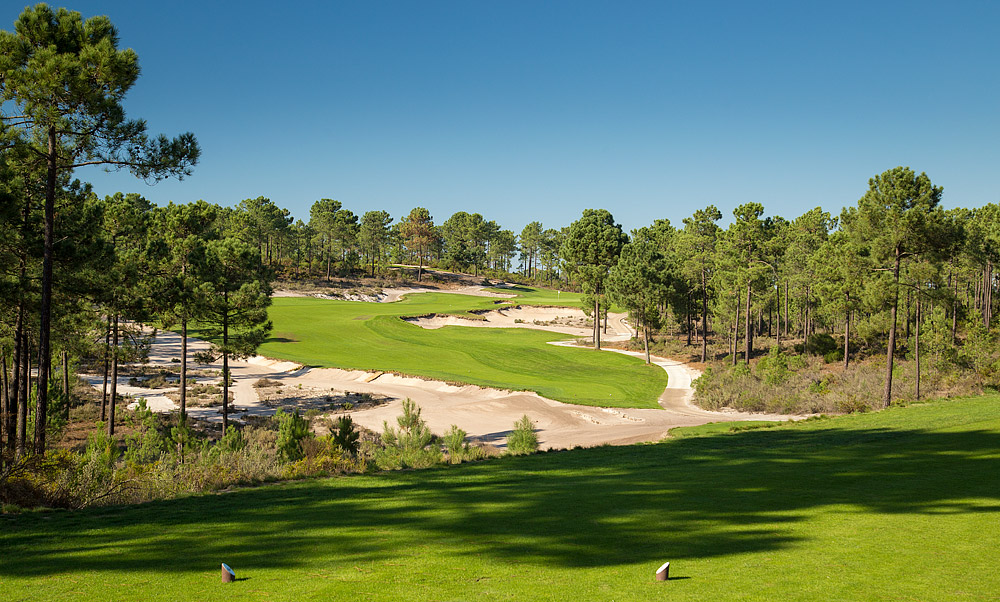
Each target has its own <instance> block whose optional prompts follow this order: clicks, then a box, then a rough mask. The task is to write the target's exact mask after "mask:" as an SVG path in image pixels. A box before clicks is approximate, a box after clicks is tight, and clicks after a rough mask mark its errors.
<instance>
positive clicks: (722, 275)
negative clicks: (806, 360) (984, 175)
mask: <svg viewBox="0 0 1000 602" xmlns="http://www.w3.org/2000/svg"><path fill="white" fill-rule="evenodd" d="M941 197H942V188H941V187H939V186H935V185H933V184H932V183H931V180H930V178H929V177H928V176H927V175H926V174H924V173H921V174H917V173H915V172H914V171H913V170H912V169H910V168H908V167H896V168H893V169H890V170H888V171H885V172H883V173H881V174H879V175H876V176H874V177H873V178H871V180H870V181H869V183H868V189H867V190H866V191H864V193H863V195H862V196H861V197H860V199H859V201H858V202H857V204H856V205H852V206H848V207H845V208H844V209H843V210H842V211H841V212H840V214H839V215H836V216H834V215H831V214H830V213H828V212H825V211H823V210H822V209H821V208H815V209H812V210H809V211H807V212H805V213H804V214H802V215H800V216H798V217H796V218H794V219H791V220H789V219H785V218H782V217H780V216H773V217H770V216H765V212H764V207H763V205H761V204H760V203H745V204H743V205H740V206H738V207H736V208H735V209H734V210H733V214H732V215H733V219H732V221H731V222H730V224H729V225H728V227H726V228H725V229H723V228H722V227H721V226H720V225H719V223H718V222H719V221H720V220H721V219H722V213H721V212H720V211H719V210H718V209H717V208H716V207H714V206H711V205H710V206H708V207H706V208H704V209H700V210H698V211H695V212H694V214H693V215H692V216H691V217H689V218H685V219H684V220H683V225H682V226H681V227H679V228H678V227H674V226H673V225H671V224H670V223H669V222H668V221H667V220H657V221H656V222H655V223H654V224H653V225H651V226H647V227H643V228H639V229H637V230H634V231H633V232H632V233H631V234H632V235H631V237H626V236H625V235H624V233H623V232H622V230H621V227H620V226H618V225H616V224H615V223H614V220H613V218H612V217H611V214H610V213H608V212H607V211H603V210H600V211H594V210H588V211H585V212H584V215H583V217H582V218H581V219H580V220H578V221H577V222H575V223H574V224H573V225H572V226H571V227H570V231H569V237H568V240H567V241H566V243H565V244H564V246H563V260H564V262H565V263H566V264H567V266H568V267H570V268H572V273H573V274H575V275H576V277H577V278H579V279H580V280H581V281H582V284H583V288H584V291H585V292H586V293H587V294H588V296H589V298H590V299H589V303H591V304H592V305H593V310H592V311H593V312H594V313H595V315H597V316H600V313H601V311H604V310H602V307H606V306H607V304H608V303H616V304H618V305H619V306H621V307H623V308H625V309H627V310H628V312H629V314H630V316H631V318H632V322H633V324H636V325H638V327H639V328H640V329H641V330H643V331H644V332H645V333H646V337H645V338H646V339H647V340H648V336H649V335H648V333H649V331H650V329H652V330H654V331H655V330H657V329H660V328H663V327H667V326H669V327H671V328H672V329H673V330H676V331H679V332H680V333H682V336H686V337H687V344H689V345H690V344H692V337H693V338H694V343H695V344H700V347H701V350H700V355H701V361H703V362H704V361H708V360H710V359H712V356H711V355H710V354H709V342H710V340H713V339H714V340H715V341H716V343H717V344H718V346H722V349H723V351H722V353H721V354H716V355H722V356H725V357H727V358H728V361H731V362H732V363H733V364H736V362H738V361H742V362H744V363H749V362H750V360H751V358H753V357H754V353H755V348H754V341H755V339H756V338H759V337H768V338H769V339H770V340H771V342H772V343H773V344H774V345H776V346H777V348H778V349H780V348H781V347H782V344H783V341H784V342H786V343H787V342H788V341H789V340H790V339H793V338H794V339H797V340H800V341H802V342H803V344H805V345H807V346H808V344H809V343H810V341H812V340H814V338H815V337H816V336H817V335H819V334H825V335H830V334H836V335H837V336H838V337H839V338H840V339H841V344H842V347H841V348H840V349H839V350H836V351H835V352H831V354H832V355H836V356H837V357H838V358H839V360H840V361H842V362H843V367H844V369H845V370H846V369H848V368H849V366H850V364H851V360H852V358H853V357H857V356H858V355H859V354H860V353H862V352H864V353H865V354H867V355H871V354H872V353H876V352H877V351H878V350H881V352H883V353H884V354H885V355H884V357H885V386H884V391H883V395H882V400H881V401H882V404H883V405H884V406H888V405H889V403H890V402H891V400H892V379H893V364H894V358H896V357H897V355H898V351H899V346H900V341H904V342H905V343H904V344H905V346H906V348H907V351H908V353H910V354H911V355H912V356H913V357H914V359H915V360H916V370H917V379H916V396H917V397H918V398H919V397H920V378H919V375H920V369H921V368H920V366H921V361H922V357H925V356H926V355H927V354H928V353H931V354H933V355H934V356H935V357H936V358H942V357H945V358H947V357H952V358H954V357H956V356H957V353H958V351H959V349H961V348H962V347H963V346H964V345H967V344H969V343H970V342H975V344H980V342H982V341H984V340H991V337H992V328H993V326H994V323H995V321H994V314H995V308H996V303H995V301H994V298H993V297H994V295H993V293H994V289H995V288H996V285H997V282H996V276H995V267H994V266H995V265H996V261H997V253H998V251H1000V206H998V205H995V204H988V205H986V206H984V207H980V208H977V209H971V210H970V209H965V208H956V209H951V210H945V209H944V208H943V207H942V206H941V204H940V203H941ZM595 326H596V325H595ZM599 341H600V339H599V332H598V331H597V330H596V329H595V343H596V346H599V345H600V342H599ZM723 345H724V346H723ZM647 354H648V347H647ZM922 354H923V355H922ZM978 355H980V356H981V358H980V359H979V360H975V361H992V359H988V358H991V357H992V354H978Z"/></svg>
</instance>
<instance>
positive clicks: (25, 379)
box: [17, 328, 31, 458]
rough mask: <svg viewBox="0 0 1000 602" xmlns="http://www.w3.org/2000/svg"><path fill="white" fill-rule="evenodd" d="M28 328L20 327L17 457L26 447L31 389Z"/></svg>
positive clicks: (22, 453)
mask: <svg viewBox="0 0 1000 602" xmlns="http://www.w3.org/2000/svg"><path fill="white" fill-rule="evenodd" d="M28 343H29V341H28V329H27V328H22V329H21V365H20V366H19V368H20V370H21V379H20V380H21V382H20V383H19V384H20V387H18V389H19V390H18V392H17V457H18V458H20V457H21V456H23V455H24V454H25V452H26V451H27V448H28V399H29V396H28V393H29V391H30V390H31V382H30V381H31V346H30V345H29V344H28Z"/></svg>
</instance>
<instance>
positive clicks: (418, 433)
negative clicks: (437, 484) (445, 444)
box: [375, 398, 441, 469]
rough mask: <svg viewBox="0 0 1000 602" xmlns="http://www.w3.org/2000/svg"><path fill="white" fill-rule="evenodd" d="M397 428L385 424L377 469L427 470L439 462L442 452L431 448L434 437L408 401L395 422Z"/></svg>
mask: <svg viewBox="0 0 1000 602" xmlns="http://www.w3.org/2000/svg"><path fill="white" fill-rule="evenodd" d="M396 424H397V427H391V426H389V423H388V422H386V423H385V424H384V430H383V432H382V445H383V447H382V448H381V449H380V450H379V451H378V452H377V453H376V455H375V462H376V463H377V464H378V466H379V467H380V468H383V469H394V468H426V467H428V466H433V465H434V464H438V463H440V462H441V450H440V449H437V448H436V447H431V443H433V442H434V435H433V434H432V433H431V431H430V429H428V428H427V423H426V422H424V419H423V418H421V417H420V408H419V407H418V406H417V404H416V403H414V402H413V401H412V400H411V399H409V398H407V399H404V400H403V413H402V415H400V416H399V417H397V418H396Z"/></svg>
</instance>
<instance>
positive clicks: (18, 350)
mask: <svg viewBox="0 0 1000 602" xmlns="http://www.w3.org/2000/svg"><path fill="white" fill-rule="evenodd" d="M23 316H24V310H23V309H22V308H21V306H20V305H19V306H18V311H17V319H16V321H15V323H14V356H13V357H12V358H11V363H10V390H9V392H8V394H7V395H8V400H7V404H8V409H7V412H8V414H7V451H8V452H9V453H11V454H13V453H14V451H15V450H16V449H17V416H18V397H19V395H20V392H21V356H22V355H23V353H24V351H23V349H22V345H23V342H22V339H21V335H22V332H21V331H22V329H23V328H24V322H23V319H22V318H23Z"/></svg>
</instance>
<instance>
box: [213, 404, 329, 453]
mask: <svg viewBox="0 0 1000 602" xmlns="http://www.w3.org/2000/svg"><path fill="white" fill-rule="evenodd" d="M274 419H275V420H277V421H278V444H277V448H278V455H279V456H281V457H282V458H284V459H285V460H286V461H289V462H294V461H295V460H298V459H300V458H301V457H302V440H303V439H306V438H308V437H311V436H312V433H311V432H309V423H308V422H306V419H305V418H303V417H302V416H301V415H300V414H299V412H298V410H296V411H295V412H294V413H288V412H285V411H284V410H280V409H279V410H278V411H277V412H275V414H274ZM233 430H235V429H233Z"/></svg>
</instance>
